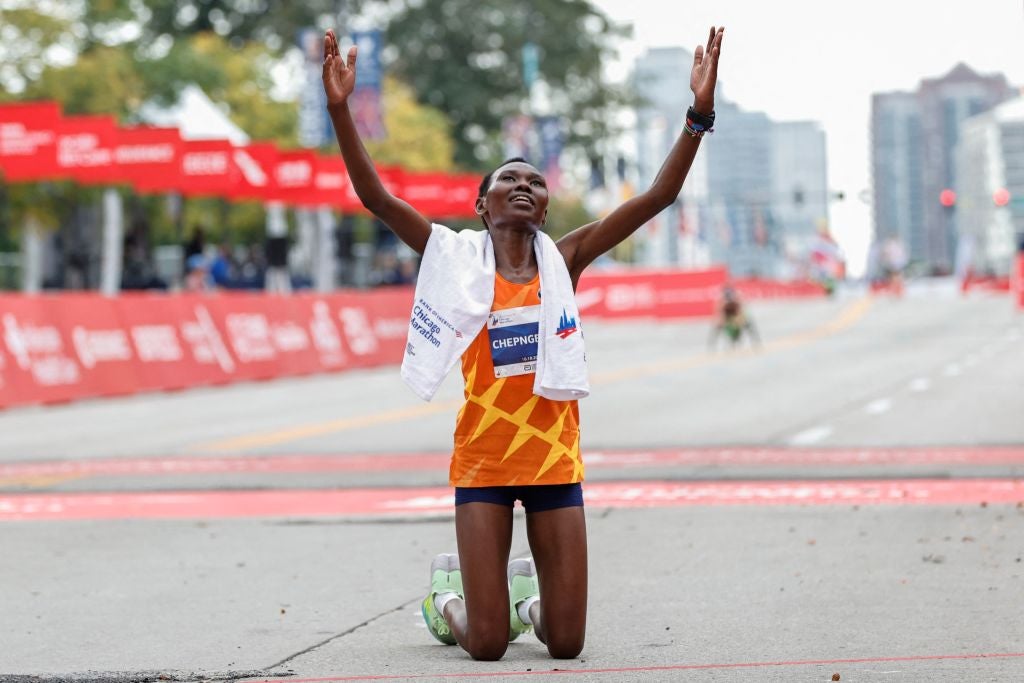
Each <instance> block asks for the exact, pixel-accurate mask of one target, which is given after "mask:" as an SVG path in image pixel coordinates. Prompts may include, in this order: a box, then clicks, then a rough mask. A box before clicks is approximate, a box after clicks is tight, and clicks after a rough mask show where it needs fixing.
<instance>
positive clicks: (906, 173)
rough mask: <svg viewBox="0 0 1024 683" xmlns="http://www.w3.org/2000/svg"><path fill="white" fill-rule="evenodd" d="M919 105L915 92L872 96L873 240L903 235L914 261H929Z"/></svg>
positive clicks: (899, 237) (880, 240)
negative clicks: (923, 192) (925, 234)
mask: <svg viewBox="0 0 1024 683" xmlns="http://www.w3.org/2000/svg"><path fill="white" fill-rule="evenodd" d="M921 163H922V153H921V109H920V106H919V105H918V101H917V97H916V96H915V95H913V94H912V93H903V92H895V93H881V94H876V95H874V96H873V97H872V101H871V178H872V184H873V186H874V202H873V204H872V207H873V209H874V220H875V241H876V242H878V243H882V242H886V241H887V240H892V239H896V240H899V241H900V242H901V243H902V244H903V246H904V248H905V249H906V251H907V256H908V258H910V259H911V260H913V261H916V262H923V261H925V254H926V250H925V240H924V216H923V214H924V198H923V197H922V194H921V192H922V181H921V177H922V174H921Z"/></svg>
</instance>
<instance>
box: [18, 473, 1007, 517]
mask: <svg viewBox="0 0 1024 683" xmlns="http://www.w3.org/2000/svg"><path fill="white" fill-rule="evenodd" d="M583 497H584V500H585V501H586V503H587V505H589V506H592V507H596V508H608V507H611V508H660V507H680V506H692V505H701V506H714V505H873V504H879V505H968V504H977V503H983V502H984V503H986V504H993V505H995V504H1020V503H1021V501H1024V481H1021V480H1012V479H974V478H971V479H841V480H835V481H823V480H792V481H776V480H765V481H713V482H658V481H633V482H614V483H613V482H592V483H589V484H587V485H586V486H585V487H584V492H583ZM454 500H455V498H454V493H453V492H452V489H451V488H450V487H447V486H445V487H430V488H391V489H384V488H372V489H285V490H269V491H268V490H254V491H163V492H131V493H122V492H117V493H65V494H43V493H27V494H13V495H5V496H0V522H24V521H45V520H49V521H57V520H104V519H106V520H112V519H131V520H141V519H230V518H253V517H258V518H275V519H280V518H285V519H296V518H300V519H305V518H310V517H314V518H323V517H329V518H339V517H340V518H356V519H359V518H364V519H365V518H373V519H377V518H396V517H397V518H400V519H405V518H409V517H413V518H422V517H433V516H437V515H447V514H451V512H452V510H453V507H454Z"/></svg>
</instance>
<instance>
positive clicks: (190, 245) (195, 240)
mask: <svg viewBox="0 0 1024 683" xmlns="http://www.w3.org/2000/svg"><path fill="white" fill-rule="evenodd" d="M205 250H206V230H205V229H204V228H203V226H202V225H200V224H196V225H195V226H193V227H192V237H191V238H190V239H189V241H188V242H186V243H185V253H184V255H183V256H182V260H181V262H182V263H183V264H184V266H185V272H184V274H185V275H186V276H187V275H188V272H189V265H188V264H189V259H191V258H192V257H193V256H196V255H199V256H202V255H203V252H204V251H205Z"/></svg>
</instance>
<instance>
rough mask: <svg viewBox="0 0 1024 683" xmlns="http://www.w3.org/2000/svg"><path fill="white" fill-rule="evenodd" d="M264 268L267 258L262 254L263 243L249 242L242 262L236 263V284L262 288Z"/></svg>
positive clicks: (265, 267)
mask: <svg viewBox="0 0 1024 683" xmlns="http://www.w3.org/2000/svg"><path fill="white" fill-rule="evenodd" d="M266 270H267V259H266V257H264V255H263V245H262V244H250V245H249V247H248V248H247V249H246V250H245V256H244V257H243V258H242V262H241V263H239V264H238V277H239V282H238V285H239V286H240V287H243V288H245V289H263V277H264V273H265V272H266Z"/></svg>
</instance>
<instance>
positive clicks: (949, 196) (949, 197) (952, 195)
mask: <svg viewBox="0 0 1024 683" xmlns="http://www.w3.org/2000/svg"><path fill="white" fill-rule="evenodd" d="M939 204H942V205H943V206H944V207H946V208H947V209H952V208H953V207H954V206H956V192H953V190H951V189H949V188H948V187H947V188H946V189H945V190H943V191H942V192H940V193H939Z"/></svg>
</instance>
